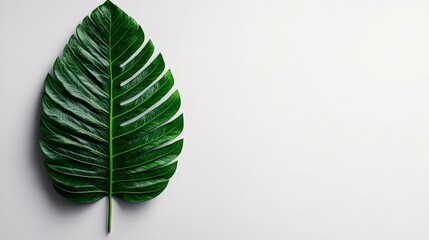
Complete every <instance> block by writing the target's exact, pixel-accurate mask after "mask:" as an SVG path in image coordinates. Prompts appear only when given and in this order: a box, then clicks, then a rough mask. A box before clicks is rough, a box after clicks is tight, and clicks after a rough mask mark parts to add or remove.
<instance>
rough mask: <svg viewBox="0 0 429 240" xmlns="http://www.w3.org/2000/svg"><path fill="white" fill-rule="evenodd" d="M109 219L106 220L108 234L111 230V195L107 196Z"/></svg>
mask: <svg viewBox="0 0 429 240" xmlns="http://www.w3.org/2000/svg"><path fill="white" fill-rule="evenodd" d="M108 218H109V219H108V220H107V221H108V223H107V232H108V233H110V230H111V229H112V195H111V194H109V217H108Z"/></svg>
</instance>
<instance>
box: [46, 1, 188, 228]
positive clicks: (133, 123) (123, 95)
mask: <svg viewBox="0 0 429 240" xmlns="http://www.w3.org/2000/svg"><path fill="white" fill-rule="evenodd" d="M144 40H145V35H144V33H143V30H142V28H141V27H140V26H139V25H138V24H137V23H136V22H135V21H134V20H133V19H132V18H131V17H129V16H128V15H127V14H126V13H125V12H123V11H122V10H121V9H120V8H118V7H117V6H116V5H114V4H113V3H111V2H110V1H107V2H105V3H104V4H103V5H101V6H99V7H98V8H96V9H95V10H94V11H93V12H92V13H91V15H90V16H89V17H86V18H85V19H84V20H83V21H82V23H81V24H79V25H78V27H77V29H76V34H75V35H74V36H72V37H71V38H70V40H69V42H68V44H67V45H66V46H65V48H64V52H63V56H61V57H59V58H57V60H56V61H55V64H54V67H53V74H52V75H51V74H48V76H47V77H46V80H45V87H44V93H43V97H42V116H41V120H40V130H41V132H42V135H43V137H42V139H41V140H40V146H41V148H42V150H43V152H44V154H45V155H46V161H45V166H46V169H47V171H48V173H49V176H50V177H51V179H52V182H53V185H54V187H55V189H56V190H57V191H58V192H59V193H60V194H61V195H62V196H64V197H66V198H68V199H71V200H74V201H76V202H79V203H89V202H95V201H97V200H99V199H101V198H103V197H105V196H107V197H109V231H110V219H111V217H110V212H111V198H112V196H115V197H118V198H121V199H123V200H125V201H128V202H144V201H147V200H150V199H152V198H154V197H156V196H157V195H158V194H160V193H161V192H162V191H163V190H164V189H165V187H166V186H167V183H168V181H169V179H170V177H171V176H172V175H173V174H174V172H175V170H176V167H177V166H176V165H177V162H175V161H174V160H175V159H176V158H177V156H178V155H179V154H180V152H181V150H182V145H183V140H177V137H178V136H179V134H180V133H181V132H182V129H183V116H182V115H179V114H178V110H179V108H180V96H179V93H178V92H177V91H175V92H173V91H172V87H173V84H174V79H173V75H172V74H171V72H170V71H169V70H168V71H167V70H166V69H165V64H164V60H163V58H162V56H161V55H160V54H159V55H158V56H153V57H152V55H154V46H153V44H152V42H151V41H148V42H147V43H146V44H145V45H144V47H143V48H142V49H141V50H140V47H141V46H142V44H143V43H144ZM134 55H135V56H134ZM132 56H133V58H131V57H132ZM151 57H152V59H153V61H152V60H150V59H151ZM172 92H173V93H172ZM131 100H132V101H131Z"/></svg>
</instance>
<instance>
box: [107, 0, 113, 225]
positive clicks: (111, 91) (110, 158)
mask: <svg viewBox="0 0 429 240" xmlns="http://www.w3.org/2000/svg"><path fill="white" fill-rule="evenodd" d="M107 1H108V2H110V1H109V0H107ZM108 5H109V12H110V14H109V21H110V22H109V88H110V96H109V101H110V103H109V108H110V109H109V214H108V217H109V219H108V226H107V231H108V232H109V233H110V230H111V225H112V190H113V144H112V143H113V131H112V127H113V116H112V114H113V82H112V81H113V76H112V34H111V32H112V8H111V6H110V4H108Z"/></svg>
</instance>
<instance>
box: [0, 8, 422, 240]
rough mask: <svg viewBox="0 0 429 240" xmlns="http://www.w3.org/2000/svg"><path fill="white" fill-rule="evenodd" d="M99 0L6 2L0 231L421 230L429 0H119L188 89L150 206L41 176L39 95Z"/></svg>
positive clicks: (0, 64) (139, 235) (52, 237)
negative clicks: (173, 149)
mask: <svg viewBox="0 0 429 240" xmlns="http://www.w3.org/2000/svg"><path fill="white" fill-rule="evenodd" d="M101 3H102V1H95V0H92V1H89V0H73V1H70V0H68V1H65V0H37V1H28V0H27V1H24V0H0V69H1V71H0V81H1V87H0V110H1V115H0V140H1V142H0V154H1V155H0V159H1V162H0V189H1V190H0V192H1V193H0V194H1V195H0V239H2V240H15V239H17V240H21V239H32V240H33V239H34V240H39V239H40V240H68V239H70V240H77V239H79V240H97V239H112V240H114V239H115V240H116V239H118V240H119V239H124V240H125V239H126V240H134V239H136V240H137V239H139V240H141V239H145V240H172V239H177V240H239V239H246V240H261V239H268V240H271V239H273V240H276V239H279V240H283V239H288V240H372V239H374V240H384V239H386V240H404V239H406V240H417V239H421V240H427V239H429V94H428V92H429V1H427V0H421V1H418V0H336V1H335V0H325V1H320V0H233V1H231V0H222V1H220V0H218V1H208V0H169V1H167V0H157V1H144V0H117V1H115V3H116V4H117V5H119V6H120V7H121V8H122V9H124V10H125V11H126V12H127V13H129V14H130V15H131V16H133V17H134V18H135V19H136V20H137V21H138V22H139V23H140V24H141V25H142V26H143V28H144V30H145V31H146V33H147V35H148V36H149V37H150V38H152V39H153V41H154V43H155V46H156V47H157V49H158V50H160V51H161V52H162V53H163V55H164V57H165V59H166V62H167V63H168V65H169V66H170V67H171V68H172V70H173V74H174V75H175V79H176V84H177V87H178V88H179V90H180V91H181V95H182V98H183V106H182V109H183V112H184V114H185V126H186V128H185V132H184V137H185V148H184V151H183V153H182V155H181V157H180V159H179V162H180V164H179V168H178V171H177V173H176V175H175V176H174V177H173V179H172V181H171V182H170V184H169V187H168V188H167V189H166V190H165V192H164V193H162V194H161V195H160V196H159V197H158V198H156V199H155V200H152V201H150V202H148V203H144V204H127V203H124V202H121V201H119V200H117V201H115V203H114V206H113V207H114V209H113V232H112V233H111V234H109V235H107V234H106V210H107V201H106V199H103V200H101V201H99V202H97V203H95V204H90V205H78V204H74V203H71V202H69V201H68V200H66V199H63V198H62V197H60V196H59V195H58V194H57V193H56V192H55V191H54V190H53V188H52V187H51V185H50V182H49V179H48V177H47V175H46V173H45V171H44V169H43V167H42V164H43V156H42V155H41V153H40V150H39V149H38V146H37V140H38V136H39V135H38V118H39V111H40V94H41V90H42V84H43V81H44V77H45V75H46V74H47V72H49V71H50V69H51V67H52V64H53V62H54V60H55V58H56V57H57V56H58V55H59V54H61V52H62V48H63V46H64V45H65V44H66V42H67V40H68V38H69V37H70V35H71V34H72V33H73V32H74V29H75V26H76V25H77V24H78V23H79V22H80V21H81V20H82V19H83V17H84V16H86V15H88V14H89V13H90V12H91V11H92V10H93V9H94V8H95V7H96V6H98V5H99V4H101Z"/></svg>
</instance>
